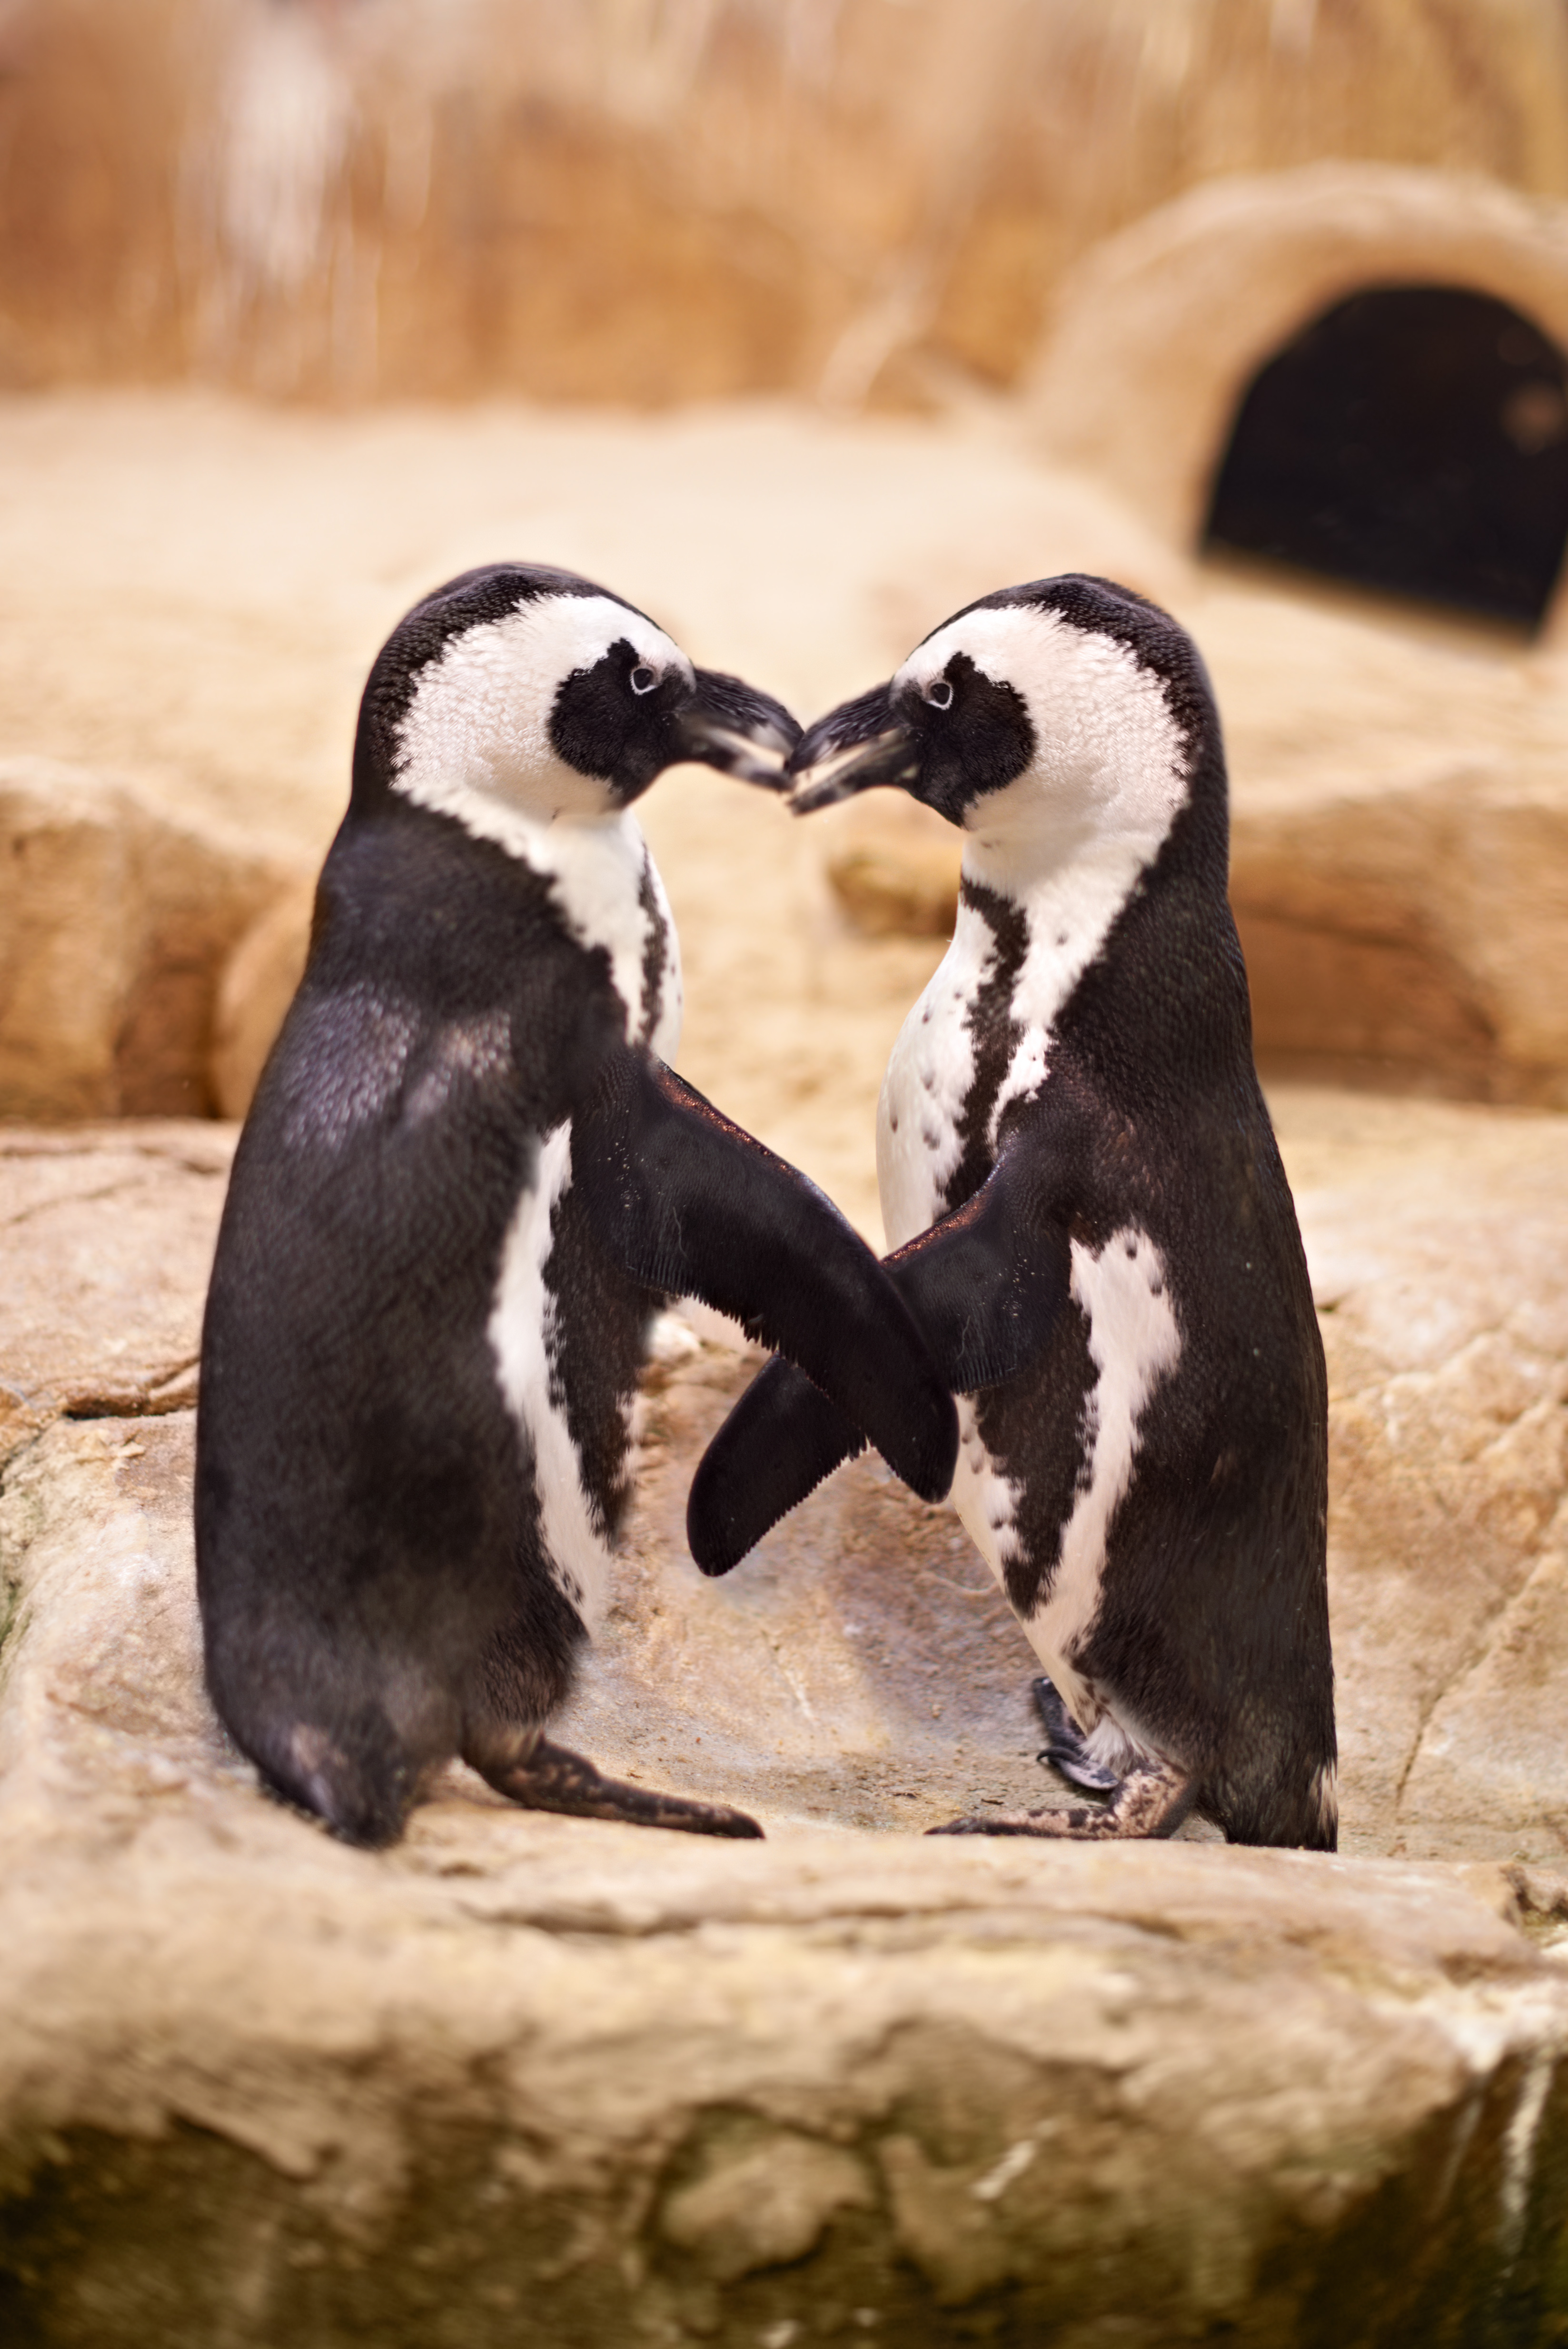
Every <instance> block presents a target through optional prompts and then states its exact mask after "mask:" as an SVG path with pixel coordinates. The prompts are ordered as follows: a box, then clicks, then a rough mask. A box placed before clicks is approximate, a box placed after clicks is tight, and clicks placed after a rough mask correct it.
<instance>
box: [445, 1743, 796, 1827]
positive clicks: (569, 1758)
mask: <svg viewBox="0 0 1568 2349" xmlns="http://www.w3.org/2000/svg"><path fill="white" fill-rule="evenodd" d="M474 1766H475V1767H476V1768H477V1769H478V1770H479V1771H480V1773H481V1775H483V1777H485V1778H487V1779H488V1780H489V1782H490V1784H491V1785H493V1787H494V1788H495V1791H496V1793H497V1794H498V1795H505V1796H506V1798H507V1800H508V1801H509V1802H513V1803H518V1804H520V1805H521V1806H522V1807H523V1808H524V1810H525V1811H561V1812H564V1813H565V1814H566V1816H567V1817H568V1818H574V1819H619V1820H620V1821H621V1822H622V1824H623V1825H625V1826H634V1827H673V1828H676V1829H678V1830H679V1831H680V1833H681V1834H683V1835H711V1836H736V1837H755V1838H759V1839H760V1837H761V1836H762V1832H763V1831H762V1829H761V1827H760V1826H758V1825H757V1823H756V1821H755V1819H749V1818H748V1817H747V1816H746V1814H745V1813H744V1811H732V1810H731V1809H730V1808H729V1806H727V1805H726V1804H723V1803H699V1802H695V1801H693V1800H692V1799H691V1796H690V1795H657V1794H650V1793H649V1792H648V1790H647V1789H646V1788H645V1787H642V1786H628V1785H626V1784H625V1783H624V1781H622V1780H621V1779H619V1778H606V1777H604V1776H602V1775H600V1773H599V1772H598V1771H597V1770H596V1769H595V1767H594V1765H593V1764H592V1763H591V1762H589V1761H587V1760H586V1759H585V1758H584V1756H583V1755H582V1754H573V1753H571V1752H569V1751H568V1749H567V1748H566V1746H564V1745H552V1744H550V1742H549V1740H548V1739H547V1738H544V1737H541V1738H540V1739H539V1740H538V1741H537V1743H536V1744H535V1745H534V1747H533V1749H532V1751H531V1752H529V1753H527V1754H520V1755H514V1756H512V1757H510V1758H509V1759H508V1760H506V1761H504V1762H490V1761H485V1762H476V1763H475V1765H474Z"/></svg>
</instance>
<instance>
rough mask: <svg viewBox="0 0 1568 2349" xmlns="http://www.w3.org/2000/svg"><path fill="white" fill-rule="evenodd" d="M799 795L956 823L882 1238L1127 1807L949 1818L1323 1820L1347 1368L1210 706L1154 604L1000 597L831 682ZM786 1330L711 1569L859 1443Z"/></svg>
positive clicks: (742, 1424)
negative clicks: (1236, 854)
mask: <svg viewBox="0 0 1568 2349" xmlns="http://www.w3.org/2000/svg"><path fill="white" fill-rule="evenodd" d="M790 766H791V769H792V771H793V772H794V775H795V777H796V781H795V785H794V798H793V804H794V807H795V808H796V809H797V810H808V809H811V808H815V807H822V806H826V804H828V803H829V802H831V801H834V800H837V799H840V798H843V797H844V796H845V795H846V793H849V792H857V791H861V790H864V789H865V788H867V786H868V785H870V784H873V783H896V784H898V785H900V786H901V787H902V788H903V789H904V790H906V791H908V792H911V793H912V794H913V796H914V797H915V798H916V799H919V800H921V801H923V802H925V804H926V805H927V806H929V807H932V808H935V809H936V810H937V811H938V812H939V813H940V814H941V815H943V816H945V817H946V818H947V820H948V821H949V822H950V823H953V824H956V825H958V826H959V827H960V828H961V830H962V831H963V833H964V834H965V846H964V857H963V868H962V879H961V893H960V905H959V913H958V921H957V925H956V927H955V930H954V934H953V939H952V944H951V946H950V948H949V950H948V953H947V956H946V958H945V960H944V961H943V962H942V964H941V966H940V969H939V970H938V971H937V974H936V976H935V978H933V979H932V980H931V982H930V985H929V987H928V988H927V989H926V991H925V993H924V995H923V996H922V997H921V998H920V999H919V1002H918V1003H917V1005H916V1006H915V1008H914V1009H913V1011H912V1012H911V1013H910V1014H909V1019H908V1020H907V1021H906V1022H905V1025H904V1028H903V1030H902V1032H901V1034H900V1035H899V1037H898V1042H897V1043H896V1045H895V1046H894V1048H893V1053H892V1057H891V1059H890V1061H889V1062H888V1072H887V1077H886V1080H885V1081H884V1083H883V1087H882V1095H881V1102H880V1108H879V1112H878V1123H877V1172H878V1176H879V1180H880V1187H881V1196H882V1209H883V1215H884V1217H885V1220H886V1223H887V1228H888V1240H889V1243H890V1245H891V1247H892V1248H893V1250H894V1254H893V1255H892V1256H891V1257H889V1258H888V1266H889V1269H890V1270H892V1271H893V1273H894V1275H895V1278H897V1279H898V1284H899V1287H900V1288H901V1290H902V1292H903V1294H904V1296H905V1297H906V1299H908V1300H909V1303H910V1305H911V1306H912V1307H913V1309H914V1310H915V1313H916V1317H917V1319H919V1322H920V1324H921V1326H922V1328H923V1329H924V1330H925V1333H926V1336H927V1339H928V1341H929V1343H930V1345H931V1348H932V1350H933V1352H934V1353H935V1355H936V1358H937V1361H938V1362H939V1363H940V1365H941V1366H942V1368H943V1369H944V1371H945V1372H946V1374H947V1376H948V1378H949V1380H950V1383H951V1385H952V1387H953V1388H954V1390H955V1392H958V1393H959V1394H960V1395H961V1398H962V1401H961V1414H960V1420H961V1453H960V1460H959V1465H958V1470H957V1475H956V1476H955V1479H954V1484H953V1489H952V1500H953V1503H954V1506H955V1507H956V1508H957V1510H958V1512H959V1515H960V1516H961V1518H962V1520H963V1523H964V1524H965V1526H967V1527H968V1529H969V1531H970V1533H971V1536H972V1537H973V1539H974V1541H975V1544H976V1546H977V1547H979V1549H980V1550H981V1553H982V1555H983V1556H984V1557H985V1559H986V1561H987V1563H988V1564H989V1566H990V1567H991V1569H992V1573H993V1574H994V1575H995V1577H996V1578H997V1580H998V1581H999V1582H1000V1583H1001V1585H1002V1588H1003V1589H1004V1591H1005V1592H1006V1595H1007V1597H1008V1599H1009V1600H1010V1601H1011V1603H1012V1608H1013V1609H1014V1611H1015V1613H1016V1614H1017V1616H1018V1618H1019V1620H1020V1621H1021V1623H1022V1624H1023V1629H1024V1630H1025V1631H1026V1633H1027V1635H1028V1637H1029V1639H1030V1641H1031V1643H1032V1644H1033V1648H1034V1650H1035V1652H1036V1654H1037V1655H1038V1656H1039V1658H1040V1660H1041V1661H1042V1663H1043V1664H1044V1669H1045V1672H1046V1674H1047V1675H1048V1679H1047V1680H1045V1681H1044V1682H1039V1683H1037V1685H1036V1696H1037V1702H1039V1704H1040V1709H1041V1712H1042V1714H1043V1716H1044V1723H1045V1727H1046V1731H1047V1736H1048V1745H1047V1755H1044V1756H1042V1758H1043V1759H1044V1758H1047V1756H1048V1757H1049V1758H1050V1759H1051V1760H1053V1761H1054V1762H1056V1763H1057V1764H1058V1765H1059V1766H1060V1767H1061V1768H1062V1770H1063V1772H1064V1775H1066V1776H1067V1777H1069V1778H1070V1779H1071V1780H1072V1781H1073V1782H1074V1783H1075V1784H1076V1785H1079V1786H1081V1787H1083V1788H1085V1789H1089V1790H1095V1791H1097V1792H1103V1793H1105V1794H1107V1795H1108V1796H1109V1799H1108V1801H1106V1802H1105V1803H1104V1804H1103V1806H1094V1807H1090V1806H1083V1807H1081V1808H1080V1807H1075V1808H1073V1809H1069V1810H1066V1811H1060V1810H1058V1811H1049V1810H1048V1811H1044V1812H1039V1813H1035V1812H1020V1813H1012V1814H1004V1815H1000V1816H992V1817H988V1818H971V1819H961V1820H959V1821H956V1822H955V1823H954V1825H953V1826H952V1827H950V1828H949V1829H945V1830H940V1832H947V1833H981V1832H983V1833H988V1834H1007V1835H1051V1836H1057V1835H1075V1836H1094V1837H1097V1836H1112V1835H1167V1834H1169V1833H1170V1832H1172V1830H1173V1829H1174V1828H1175V1827H1176V1826H1178V1825H1179V1822H1180V1820H1181V1819H1182V1818H1183V1816H1185V1815H1186V1814H1187V1812H1188V1811H1189V1809H1193V1808H1195V1809H1196V1810H1197V1811H1198V1813H1199V1814H1200V1815H1201V1816H1206V1817H1208V1818H1210V1820H1212V1821H1214V1822H1215V1823H1217V1824H1218V1825H1219V1826H1220V1827H1221V1828H1222V1829H1223V1830H1224V1832H1225V1834H1226V1836H1227V1837H1229V1838H1230V1839H1231V1841H1232V1842H1237V1843H1254V1844H1288V1845H1304V1846H1307V1847H1313V1848H1316V1849H1327V1850H1332V1849H1333V1848H1334V1843H1335V1837H1336V1832H1337V1805H1336V1795H1335V1744H1334V1674H1333V1665H1332V1661H1331V1656H1330V1649H1329V1625H1328V1602H1327V1588H1326V1577H1325V1566H1324V1556H1325V1541H1326V1529H1325V1528H1326V1510H1327V1390H1326V1381H1325V1376H1324V1358H1323V1348H1322V1344H1321V1341H1320V1339H1319V1335H1318V1329H1317V1321H1316V1317H1315V1315H1314V1309H1313V1301H1312V1292H1311V1288H1310V1287H1309V1284H1308V1279H1307V1269H1306V1263H1305V1258H1304V1257H1303V1251H1302V1244H1301V1237H1300V1234H1299V1232H1298V1229H1297V1226H1296V1218H1295V1211H1294V1207H1293V1202H1292V1199H1291V1195H1290V1191H1289V1188H1288V1186H1287V1184H1286V1181H1285V1175H1284V1170H1283V1168H1282V1165H1281V1163H1280V1157H1279V1152H1278V1150H1277V1148H1276V1146H1275V1143H1274V1136H1273V1133H1272V1128H1271V1126H1270V1123H1269V1116H1268V1112H1267V1110H1266V1108H1265V1106H1264V1103H1263V1098H1262V1092H1261V1090H1260V1088H1259V1084H1258V1080H1257V1075H1256V1072H1255V1071H1254V1068H1253V1064H1252V1050H1251V1014H1250V1009H1249V1004H1248V996H1247V980H1246V973H1245V970H1244V968H1243V966H1242V961H1241V949H1240V947H1239V945H1238V942H1237V937H1236V931H1235V926H1234V924H1233V923H1232V921H1231V913H1230V908H1229V905H1228V903H1227V896H1226V878H1227V861H1228V845H1229V815H1228V807H1227V791H1226V778H1225V762H1224V753H1223V750H1222V747H1221V742H1220V721H1219V716H1218V713H1217V711H1216V709H1215V705H1214V699H1213V695H1212V692H1211V689H1210V683H1209V679H1208V677H1207V675H1206V673H1205V670H1204V667H1203V664H1202V662H1201V660H1200V659H1199V655H1198V653H1197V651H1196V649H1195V648H1194V647H1193V645H1192V644H1191V642H1190V641H1189V638H1188V637H1187V636H1185V635H1184V634H1183V632H1182V630H1181V629H1180V628H1179V627H1178V626H1177V625H1176V624H1175V622H1174V621H1172V620H1171V619H1169V618H1168V616H1166V615H1165V614H1164V613H1163V612H1161V611H1159V610H1158V609H1157V608H1156V607H1155V606H1154V605H1151V604H1149V603H1147V602H1146V601H1145V600H1144V599H1143V598H1142V597H1141V596H1139V595H1133V594H1131V593H1129V592H1128V591H1127V589H1124V588H1119V587H1116V586H1113V585H1110V584H1109V583H1108V582H1106V581H1105V580H1101V579H1091V578H1081V577H1066V578H1060V579H1047V580H1040V581H1036V582H1034V583H1033V584H1032V585H1027V586H1022V587H1012V588H1007V589H1004V590H1002V592H1001V593H1000V594H997V595H987V596H984V597H982V598H981V601H980V602H978V603H976V604H972V605H969V606H968V607H967V608H966V609H965V610H963V611H961V612H960V613H958V614H957V615H956V616H955V617H954V618H952V619H950V620H949V621H948V622H946V623H945V625H944V626H941V627H940V628H938V629H937V630H936V631H935V633H934V634H933V635H931V636H928V637H927V638H926V640H925V642H924V643H923V644H921V645H919V647H917V648H916V650H915V651H914V652H913V653H911V655H910V656H909V659H908V660H907V661H906V662H905V664H904V666H903V667H902V668H901V669H900V670H899V671H898V675H897V676H896V677H895V678H893V679H892V681H891V683H890V684H888V685H886V686H881V687H878V688H877V690H876V691H875V692H872V693H867V694H866V695H864V696H863V697H862V698H860V699H859V700H857V701H853V702H848V703H846V704H845V705H844V706H843V707H842V708H841V709H836V710H835V711H833V712H832V713H831V714H830V715H829V716H828V717H826V718H824V719H820V720H819V721H818V722H817V724H816V725H815V726H813V727H812V728H811V729H810V730H809V731H808V733H807V734H806V735H805V739H804V740H802V741H801V743H800V744H799V745H798V746H797V748H796V750H794V754H793V756H792V758H791V761H790ZM859 1442H860V1438H859V1434H858V1431H857V1429H856V1428H855V1427H854V1426H853V1425H850V1424H848V1423H846V1419H845V1417H844V1416H843V1415H842V1414H840V1413H838V1412H836V1410H835V1409H834V1408H833V1407H832V1405H831V1404H830V1403H828V1402H826V1401H825V1400H824V1398H823V1397H822V1396H821V1395H820V1393H818V1392H816V1391H815V1390H814V1389H812V1388H811V1387H809V1386H807V1385H806V1384H805V1381H802V1380H800V1379H799V1378H798V1376H797V1375H796V1374H795V1373H794V1371H791V1370H790V1369H789V1368H788V1366H787V1365H784V1364H783V1363H779V1362H774V1363H771V1364H769V1366H768V1367H767V1369H766V1370H764V1371H763V1373H762V1376H761V1377H760V1378H759V1379H758V1381H756V1382H755V1383H754V1384H753V1387H752V1388H751V1389H750V1390H749V1391H748V1392H747V1393H746V1394H745V1395H744V1396H742V1399H741V1401H740V1402H739V1403H738V1404H737V1405H736V1407H735V1410H734V1412H733V1413H732V1415H731V1417H730V1419H729V1420H728V1421H727V1422H726V1423H725V1424H724V1426H723V1427H722V1429H721V1430H720V1432H719V1433H718V1435H717V1436H716V1437H715V1438H714V1441H713V1444H712V1445H711V1447H710V1450H709V1452H708V1454H706V1455H705V1457H704V1459H703V1461H702V1463H701V1466H700V1469H699V1472H698V1475H697V1478H696V1480H695V1481H694V1484H693V1486H692V1493H691V1507H690V1513H689V1530H690V1533H691V1544H692V1549H693V1553H694V1555H695V1556H696V1557H697V1558H698V1561H699V1563H700V1564H701V1565H702V1566H703V1568H705V1570H706V1571H708V1572H710V1573H722V1572H723V1571H725V1570H726V1569H727V1568H729V1567H730V1566H732V1565H733V1564H734V1562H735V1560H736V1559H737V1558H738V1557H742V1555H743V1554H744V1552H745V1551H746V1549H747V1548H748V1547H750V1546H751V1544H752V1543H753V1541H755V1540H756V1539H758V1538H759V1537H760V1536H761V1535H762V1534H763V1532H765V1531H766V1529H767V1527H768V1526H769V1525H771V1524H772V1523H773V1522H774V1519H775V1518H776V1517H777V1516H780V1515H781V1514H782V1513H783V1511H784V1509H785V1508H788V1507H790V1506H794V1503H795V1502H796V1501H798V1500H799V1499H801V1498H802V1497H803V1496H804V1495H805V1493H807V1492H809V1491H810V1490H811V1488H812V1486H813V1485H814V1484H815V1483H816V1482H817V1481H818V1480H819V1479H820V1478H821V1477H822V1476H823V1475H826V1474H827V1473H828V1471H829V1470H830V1469H831V1468H833V1467H834V1466H835V1465H836V1464H837V1462H838V1461H839V1460H841V1459H844V1458H846V1457H848V1456H849V1455H850V1454H852V1453H853V1452H855V1451H856V1450H857V1449H858V1448H859Z"/></svg>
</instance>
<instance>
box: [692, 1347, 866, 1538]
mask: <svg viewBox="0 0 1568 2349" xmlns="http://www.w3.org/2000/svg"><path fill="white" fill-rule="evenodd" d="M865 1448H866V1438H865V1437H864V1436H863V1435H862V1434H861V1433H860V1430H859V1429H858V1428H857V1427H856V1426H855V1425H854V1424H853V1423H851V1422H850V1421H849V1420H847V1419H846V1418H845V1416H844V1413H842V1412H841V1411H840V1410H839V1409H838V1408H837V1406H836V1404H834V1403H831V1402H828V1400H827V1397H826V1395H825V1394H824V1393H823V1392H821V1390H820V1389H819V1388H817V1387H814V1386H813V1385H812V1383H811V1381H810V1380H809V1379H808V1378H806V1377H805V1375H804V1374H803V1373H802V1372H801V1371H797V1370H796V1369H795V1367H794V1363H793V1362H786V1361H782V1360H781V1359H780V1357H779V1356H778V1355H777V1354H775V1355H774V1358H773V1361H771V1362H768V1363H765V1364H764V1365H763V1369H762V1370H760V1371H758V1373H757V1375H756V1377H755V1378H754V1379H753V1381H752V1383H751V1385H750V1386H749V1387H748V1388H747V1389H746V1392H745V1393H744V1394H743V1395H742V1397H741V1398H740V1400H739V1402H737V1403H736V1404H735V1405H734V1407H733V1409H732V1411H731V1413H730V1415H729V1417H728V1419H726V1420H725V1422H724V1423H723V1425H722V1427H721V1428H720V1430H719V1432H718V1433H717V1434H716V1435H715V1436H714V1437H713V1439H712V1441H711V1444H709V1446H708V1449H707V1450H706V1452H704V1454H702V1457H701V1460H700V1461H699V1462H698V1463H697V1474H696V1475H694V1476H693V1477H692V1479H691V1493H690V1495H688V1497H687V1502H686V1540H687V1546H688V1547H689V1548H690V1549H691V1555H692V1557H694V1558H695V1559H696V1561H697V1563H698V1565H699V1566H700V1567H701V1569H702V1571H703V1573H704V1574H708V1575H718V1574H728V1573H729V1571H730V1568H732V1566H739V1564H740V1562H741V1560H742V1558H743V1557H745V1555H746V1552H747V1551H748V1550H750V1549H754V1548H755V1547H756V1545H757V1543H758V1542H760V1541H761V1540H762V1538H763V1535H764V1534H765V1533H769V1532H771V1531H772V1529H773V1527H774V1526H776V1525H777V1523H778V1521H779V1519H780V1518H781V1517H785V1516H788V1515H789V1513H790V1511H791V1510H792V1509H794V1508H797V1507H798V1506H799V1505H800V1503H801V1502H802V1501H804V1500H805V1497H806V1495H807V1494H808V1493H815V1490H816V1488H817V1486H818V1485H820V1484H822V1483H823V1482H824V1480H825V1479H826V1478H827V1477H829V1476H831V1475H832V1474H833V1472H834V1470H835V1469H836V1467H838V1466H839V1465H840V1464H841V1463H842V1462H844V1461H846V1460H853V1459H854V1457H855V1455H856V1454H857V1452H863V1451H864V1450H865Z"/></svg>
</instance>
